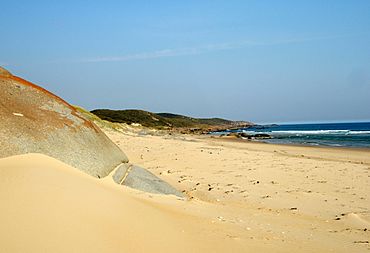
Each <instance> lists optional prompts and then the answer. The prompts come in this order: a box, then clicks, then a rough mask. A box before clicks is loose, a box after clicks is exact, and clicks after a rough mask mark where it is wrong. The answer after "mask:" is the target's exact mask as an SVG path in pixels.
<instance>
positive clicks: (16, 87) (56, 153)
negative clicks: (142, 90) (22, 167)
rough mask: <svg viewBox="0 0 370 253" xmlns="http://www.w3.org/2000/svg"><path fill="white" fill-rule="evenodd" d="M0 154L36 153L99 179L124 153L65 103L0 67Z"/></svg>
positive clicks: (120, 161)
mask: <svg viewBox="0 0 370 253" xmlns="http://www.w3.org/2000/svg"><path fill="white" fill-rule="evenodd" d="M0 118H1V121H0V158H1V157H7V156H12V155H19V154H25V153H42V154H46V155H48V156H51V157H54V158H56V159H58V160H60V161H63V162H64V163H66V164H69V165H71V166H73V167H75V168H78V169H80V170H82V171H84V172H86V173H88V174H90V175H92V176H95V177H104V176H106V175H108V174H109V172H110V171H112V170H113V169H114V168H115V167H116V166H118V165H119V164H121V163H125V162H128V159H127V157H126V155H125V154H124V153H123V152H122V151H121V150H120V149H119V148H118V147H117V146H116V145H115V144H114V143H112V142H111V141H110V139H109V138H108V137H107V136H106V135H105V134H104V133H103V132H102V131H101V130H100V129H99V128H98V127H97V126H96V125H94V124H93V123H92V122H91V121H89V120H87V119H86V118H84V117H83V116H82V115H81V114H80V113H79V112H77V111H76V110H75V109H74V108H73V107H72V106H70V105H69V104H68V103H67V102H65V101H64V100H62V99H61V98H59V97H57V96H56V95H54V94H52V93H50V92H48V91H47V90H45V89H43V88H41V87H39V86H37V85H35V84H32V83H30V82H28V81H26V80H23V79H22V78H19V77H16V76H13V75H11V74H10V73H9V72H8V71H6V70H5V69H3V68H1V71H0Z"/></svg>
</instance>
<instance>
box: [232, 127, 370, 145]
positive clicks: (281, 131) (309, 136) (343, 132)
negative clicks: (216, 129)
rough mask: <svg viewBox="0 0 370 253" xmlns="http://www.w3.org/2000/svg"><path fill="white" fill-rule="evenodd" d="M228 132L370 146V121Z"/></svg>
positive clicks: (300, 141) (273, 140) (280, 140)
mask: <svg viewBox="0 0 370 253" xmlns="http://www.w3.org/2000/svg"><path fill="white" fill-rule="evenodd" d="M226 132H244V133H246V134H251V135H254V134H261V133H263V134H269V135H270V136H271V137H272V138H271V139H266V140H262V141H264V142H269V143H282V144H302V145H320V146H336V147H361V148H370V122H360V123H359V122H357V123H321V124H284V125H269V126H254V127H249V128H241V129H237V130H231V131H226Z"/></svg>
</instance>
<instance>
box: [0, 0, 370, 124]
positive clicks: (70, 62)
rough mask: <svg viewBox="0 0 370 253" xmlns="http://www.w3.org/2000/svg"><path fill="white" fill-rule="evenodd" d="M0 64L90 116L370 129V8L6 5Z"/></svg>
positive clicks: (327, 4)
mask: <svg viewBox="0 0 370 253" xmlns="http://www.w3.org/2000/svg"><path fill="white" fill-rule="evenodd" d="M0 21H1V30H2V31H1V34H0V41H1V44H0V45H1V51H0V52H1V54H0V64H1V65H3V66H5V67H6V68H7V69H9V70H10V71H12V72H13V73H14V74H16V75H18V76H21V77H23V78H26V79H28V80H30V81H32V82H35V83H37V84H39V85H41V86H43V87H45V88H47V89H49V90H51V91H53V92H55V93H56V94H58V95H59V96H61V97H63V98H64V99H65V100H67V101H68V102H70V103H73V104H79V105H81V106H83V107H86V108H88V109H94V108H113V109H128V108H139V109H144V110H149V111H154V112H173V113H181V114H185V115H190V116H197V117H212V116H217V117H224V118H229V119H235V120H250V121H253V122H257V123H265V122H271V123H272V122H313V121H325V122H326V121H361V120H370V1H368V0H364V1H361V0H356V1H352V0H347V1H340V0H331V1H330V0H327V1H324V0H320V1H313V0H307V1H293V0H292V1H273V0H271V1H261V0H257V1H247V0H241V1H233V0H228V1H227V0H225V1H217V0H212V1H200V0H198V1H154V0H153V1H3V2H2V3H1V15H0Z"/></svg>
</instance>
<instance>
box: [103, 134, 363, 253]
mask: <svg viewBox="0 0 370 253" xmlns="http://www.w3.org/2000/svg"><path fill="white" fill-rule="evenodd" d="M107 134H108V135H109V136H110V138H111V139H112V140H113V141H114V142H115V143H116V144H117V145H118V146H120V147H121V148H122V149H123V150H125V151H126V153H127V154H128V156H129V157H130V158H131V160H132V161H133V162H135V163H137V164H140V165H142V166H144V167H146V168H148V169H149V170H151V171H152V172H153V173H155V174H156V175H157V176H159V177H161V178H163V179H164V180H166V181H168V182H170V183H171V184H172V185H174V186H175V187H176V188H178V189H180V190H182V191H184V192H185V193H186V194H187V196H188V197H189V198H190V201H189V206H191V205H192V204H193V203H194V202H195V203H199V205H202V207H204V209H203V210H202V211H200V212H201V214H202V215H203V216H205V217H206V218H208V219H210V220H211V221H214V222H215V223H223V224H225V225H226V224H227V225H229V226H230V227H231V228H232V229H231V230H230V231H222V232H221V231H219V233H220V234H223V237H224V240H225V241H229V240H230V239H234V240H235V244H243V245H244V246H243V250H244V251H243V250H242V252H246V251H248V249H253V246H252V245H264V246H267V247H271V248H270V250H271V252H293V251H297V252H331V251H332V252H364V251H366V250H370V247H369V243H368V241H369V235H370V234H369V233H370V232H369V224H370V204H369V203H370V201H369V199H368V194H369V192H370V156H369V154H370V152H369V150H366V149H362V150H361V149H339V148H324V147H304V146H288V145H273V144H264V143H255V142H247V141H239V140H233V139H230V140H229V139H218V138H210V137H204V136H190V135H178V136H169V135H167V136H149V135H147V136H143V135H142V136H140V135H137V136H130V135H122V134H118V133H116V132H107ZM132 143H134V144H135V145H131V144H132ZM206 206H207V207H206ZM189 208H190V207H189ZM191 209H193V211H195V210H197V208H193V207H191Z"/></svg>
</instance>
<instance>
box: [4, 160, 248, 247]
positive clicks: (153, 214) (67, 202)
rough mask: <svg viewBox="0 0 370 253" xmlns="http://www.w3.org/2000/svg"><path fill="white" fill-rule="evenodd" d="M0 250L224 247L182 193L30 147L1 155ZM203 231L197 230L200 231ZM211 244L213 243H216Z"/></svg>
mask: <svg viewBox="0 0 370 253" xmlns="http://www.w3.org/2000/svg"><path fill="white" fill-rule="evenodd" d="M0 200H1V211H0V224H1V227H0V252H205V251H206V250H209V249H213V250H212V251H215V252H226V251H227V249H236V250H239V251H240V250H241V249H242V248H241V247H240V245H230V243H226V244H224V243H221V242H220V240H219V239H220V238H219V237H218V236H219V235H217V233H213V232H212V231H213V230H217V225H214V228H213V229H211V230H210V231H209V232H206V233H204V231H203V230H206V231H207V229H208V227H207V226H204V225H203V227H202V224H204V223H208V222H209V221H202V219H201V218H199V217H194V216H193V215H191V214H188V213H187V212H186V210H184V205H185V203H184V200H181V199H178V198H176V197H174V196H170V197H166V196H160V195H155V196H153V195H149V194H144V193H140V192H137V191H134V190H130V189H129V188H126V187H123V186H119V185H117V184H115V183H114V182H113V181H112V180H111V179H110V178H108V177H107V178H106V179H104V180H99V179H95V178H93V177H91V176H88V175H86V174H83V173H82V172H80V171H78V170H76V169H74V168H72V167H69V166H68V165H65V164H63V163H62V162H59V161H57V160H55V159H53V158H50V157H47V156H44V155H39V154H29V155H21V156H14V157H10V158H5V159H1V160H0ZM200 232H202V233H200ZM215 246H216V247H215Z"/></svg>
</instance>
